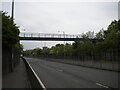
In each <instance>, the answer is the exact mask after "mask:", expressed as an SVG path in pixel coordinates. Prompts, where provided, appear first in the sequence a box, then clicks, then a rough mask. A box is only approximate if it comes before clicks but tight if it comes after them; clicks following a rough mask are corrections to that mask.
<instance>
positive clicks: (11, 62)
mask: <svg viewBox="0 0 120 90" xmlns="http://www.w3.org/2000/svg"><path fill="white" fill-rule="evenodd" d="M13 18H14V0H12V13H11V19H12V24H14V20H13ZM10 48H11V61H10V72H13V47H12V46H11V47H10Z"/></svg>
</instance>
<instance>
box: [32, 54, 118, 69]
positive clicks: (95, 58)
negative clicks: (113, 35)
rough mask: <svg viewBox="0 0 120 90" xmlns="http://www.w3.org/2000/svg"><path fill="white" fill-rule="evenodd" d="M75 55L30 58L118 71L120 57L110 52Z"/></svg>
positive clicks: (47, 55) (45, 55)
mask: <svg viewBox="0 0 120 90" xmlns="http://www.w3.org/2000/svg"><path fill="white" fill-rule="evenodd" d="M87 54H89V53H77V54H59V55H54V54H40V55H32V57H37V58H43V59H45V60H49V61H55V62H62V63H69V64H75V65H81V66H86V67H93V68H99V69H105V70H111V71H120V69H119V64H120V55H119V53H112V52H104V53H103V52H99V53H91V55H87Z"/></svg>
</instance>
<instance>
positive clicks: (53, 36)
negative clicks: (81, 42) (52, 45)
mask: <svg viewBox="0 0 120 90" xmlns="http://www.w3.org/2000/svg"><path fill="white" fill-rule="evenodd" d="M19 36H20V37H39V38H82V37H81V35H80V34H77V35H75V34H55V33H20V35H19Z"/></svg>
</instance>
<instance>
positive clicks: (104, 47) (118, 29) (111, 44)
mask: <svg viewBox="0 0 120 90" xmlns="http://www.w3.org/2000/svg"><path fill="white" fill-rule="evenodd" d="M82 38H84V41H77V40H76V41H75V42H74V43H72V44H69V43H66V44H65V45H64V44H56V45H55V46H52V47H51V48H48V47H43V48H35V49H31V50H26V51H24V52H23V54H24V55H33V56H41V57H42V56H43V57H44V56H45V57H46V56H49V57H52V56H53V57H59V58H62V57H63V56H65V57H66V58H67V57H69V58H79V59H81V60H83V59H87V58H88V59H94V60H98V59H103V60H104V59H107V60H118V58H119V55H120V53H119V52H120V20H114V21H112V22H111V24H110V25H109V26H108V28H107V30H104V29H101V30H100V31H99V32H98V33H96V34H95V35H94V32H91V31H88V32H87V33H83V34H82ZM91 39H96V40H98V41H96V42H93V41H92V40H91Z"/></svg>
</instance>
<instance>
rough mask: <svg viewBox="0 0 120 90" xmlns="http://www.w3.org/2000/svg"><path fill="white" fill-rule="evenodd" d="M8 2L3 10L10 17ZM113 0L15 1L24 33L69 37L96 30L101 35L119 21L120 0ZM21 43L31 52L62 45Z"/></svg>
mask: <svg viewBox="0 0 120 90" xmlns="http://www.w3.org/2000/svg"><path fill="white" fill-rule="evenodd" d="M6 1H7V2H3V3H2V10H4V11H7V12H9V13H8V15H10V14H11V2H10V1H11V0H6ZM104 1H105V0H104ZM106 1H107V0H106ZM110 1H111V2H98V0H96V2H95V0H94V1H92V2H80V1H78V0H75V1H72V0H70V1H68V0H65V1H59V0H56V1H55V0H49V1H48V0H44V1H43V0H40V1H39V2H38V1H37V0H35V1H34V2H33V1H32V0H31V2H30V1H29V2H28V0H26V2H25V0H24V2H21V1H17V2H15V12H14V19H15V20H14V21H15V22H16V24H17V25H18V26H20V31H21V32H36V33H38V32H39V33H61V34H62V33H63V31H64V32H65V33H67V34H81V33H85V32H87V31H94V32H95V33H97V32H98V31H99V30H100V29H102V28H103V29H107V27H108V25H109V24H110V23H111V21H113V20H118V2H117V1H118V0H115V1H116V2H112V0H110ZM113 1H114V0H113ZM24 29H25V31H24ZM58 31H60V32H58ZM21 43H22V44H23V45H24V48H25V49H30V48H35V47H43V46H45V45H46V46H52V45H55V44H56V43H59V42H43V41H42V42H41V41H39V42H38V41H36V42H34V41H29V42H28V41H21ZM61 43H63V42H61Z"/></svg>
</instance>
